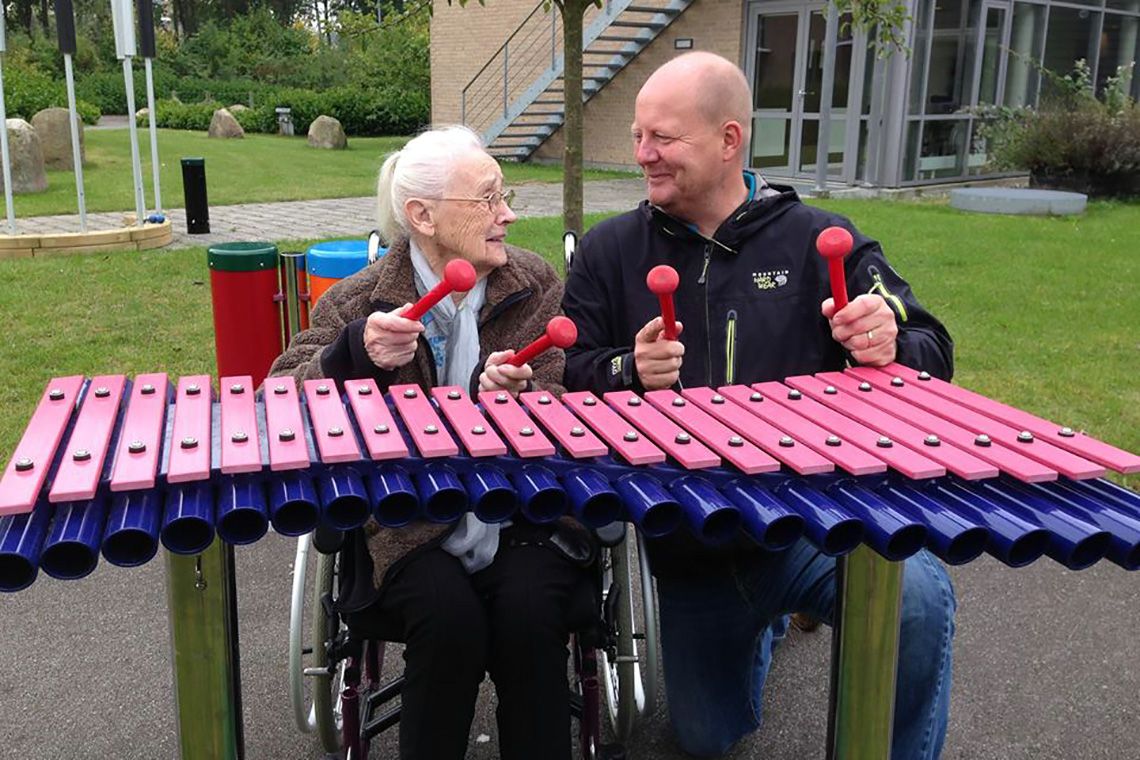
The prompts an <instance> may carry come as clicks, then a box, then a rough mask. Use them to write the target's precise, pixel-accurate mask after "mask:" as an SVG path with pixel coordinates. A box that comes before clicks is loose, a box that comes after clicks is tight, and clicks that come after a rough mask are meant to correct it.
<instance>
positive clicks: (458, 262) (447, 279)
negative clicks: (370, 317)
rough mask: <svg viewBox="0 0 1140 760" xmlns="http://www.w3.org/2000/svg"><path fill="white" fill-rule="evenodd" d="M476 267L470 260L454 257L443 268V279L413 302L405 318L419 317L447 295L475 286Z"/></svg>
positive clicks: (462, 291) (464, 291)
mask: <svg viewBox="0 0 1140 760" xmlns="http://www.w3.org/2000/svg"><path fill="white" fill-rule="evenodd" d="M475 279H476V277H475V267H473V266H471V262H470V261H466V260H464V259H452V260H451V261H449V262H447V266H445V267H444V268H443V279H441V280H440V281H439V284H437V285H436V286H435V287H434V288H432V289H431V290H429V291H428V292H427V293H425V294H424V296H423V298H421V299H420V300H418V301H416V302H415V303H414V304H412V308H410V309H408V310H407V311H405V312H404V314H403V317H404V318H405V319H419V318H420V317H422V316H423V315H424V314H427V313H428V311H430V310H431V307H433V306H435V305H436V304H437V303H439V302H440V301H441V300H443V298H444V297H445V296H448V295H450V294H451V293H453V292H456V293H466V292H467V291H468V290H471V288H473V287H475Z"/></svg>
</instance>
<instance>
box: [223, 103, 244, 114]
mask: <svg viewBox="0 0 1140 760" xmlns="http://www.w3.org/2000/svg"><path fill="white" fill-rule="evenodd" d="M226 110H227V111H229V112H230V113H240V112H242V111H248V110H249V106H243V105H242V104H241V103H234V104H233V105H232V106H230V107H229V108H227V109H226Z"/></svg>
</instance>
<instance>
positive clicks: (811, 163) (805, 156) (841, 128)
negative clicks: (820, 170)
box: [796, 8, 861, 177]
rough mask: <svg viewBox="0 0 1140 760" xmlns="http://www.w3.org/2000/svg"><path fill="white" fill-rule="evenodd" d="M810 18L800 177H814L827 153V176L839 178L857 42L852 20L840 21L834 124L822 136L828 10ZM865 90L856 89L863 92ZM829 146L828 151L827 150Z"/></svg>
mask: <svg viewBox="0 0 1140 760" xmlns="http://www.w3.org/2000/svg"><path fill="white" fill-rule="evenodd" d="M803 15H805V16H807V29H806V39H805V40H804V55H803V61H802V66H803V85H802V86H801V88H800V92H799V93H798V94H799V96H800V102H801V123H800V141H799V143H800V145H799V148H800V149H799V166H798V170H797V172H796V174H797V175H799V176H805V177H814V176H815V172H816V164H817V162H818V160H819V151H820V150H822V149H826V150H827V174H828V176H830V177H839V176H840V175H841V174H842V172H843V160H844V157H845V154H846V149H847V113H848V111H847V101H848V98H849V96H850V95H851V92H850V90H849V87H850V84H851V67H852V64H853V63H854V56H853V52H854V47H855V46H854V39H853V38H852V36H851V23H850V22H851V16H850V14H844V15H843V16H841V17H840V19H839V30H838V32H837V33H838V39H837V41H836V42H837V44H836V47H835V66H834V69H835V83H834V85H833V86H832V91H831V123H830V128H829V129H828V134H827V135H826V136H825V137H821V135H820V133H819V132H820V129H819V127H820V108H821V93H822V91H823V48H824V45H825V43H826V41H827V12H826V10H825V9H823V8H820V9H812V10H810V11H808V10H805V11H804V12H803ZM859 89H861V88H856V90H859ZM824 146H825V147H824Z"/></svg>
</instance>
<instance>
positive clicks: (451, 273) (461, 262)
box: [443, 259, 475, 293]
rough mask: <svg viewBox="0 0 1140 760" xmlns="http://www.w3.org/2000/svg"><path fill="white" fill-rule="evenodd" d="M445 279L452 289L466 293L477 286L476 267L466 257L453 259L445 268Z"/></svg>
mask: <svg viewBox="0 0 1140 760" xmlns="http://www.w3.org/2000/svg"><path fill="white" fill-rule="evenodd" d="M443 279H444V281H445V282H446V283H447V284H448V285H450V286H451V289H452V290H454V291H458V292H460V293H466V292H467V291H468V290H471V288H473V287H475V267H473V266H471V262H470V261H467V260H466V259H452V260H451V261H449V262H447V266H445V267H444V268H443Z"/></svg>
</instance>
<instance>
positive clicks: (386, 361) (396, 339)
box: [364, 303, 424, 371]
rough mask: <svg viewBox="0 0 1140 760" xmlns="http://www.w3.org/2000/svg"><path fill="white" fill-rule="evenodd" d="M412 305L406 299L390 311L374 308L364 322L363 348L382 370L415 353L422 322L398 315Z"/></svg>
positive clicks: (400, 364)
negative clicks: (401, 304) (398, 306)
mask: <svg viewBox="0 0 1140 760" xmlns="http://www.w3.org/2000/svg"><path fill="white" fill-rule="evenodd" d="M411 306H412V305H411V304H410V303H406V304H404V305H403V306H401V307H400V308H398V309H394V310H392V311H389V312H383V311H376V312H373V313H372V314H371V315H370V316H369V317H368V322H367V324H365V325H364V350H365V351H366V352H367V353H368V358H369V359H371V360H372V363H373V364H375V365H376V366H377V367H379V368H380V369H382V370H386V371H390V370H393V369H396V368H398V367H403V366H404V365H405V364H407V363H408V362H410V361H411V360H412V357H413V356H415V355H416V345H417V340H418V338H419V336H420V333H422V332H423V331H424V326H423V324H422V323H421V322H419V321H418V320H412V319H404V318H403V317H402V316H400V315H401V314H403V313H404V312H405V311H407V310H408V309H409V308H411Z"/></svg>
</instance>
